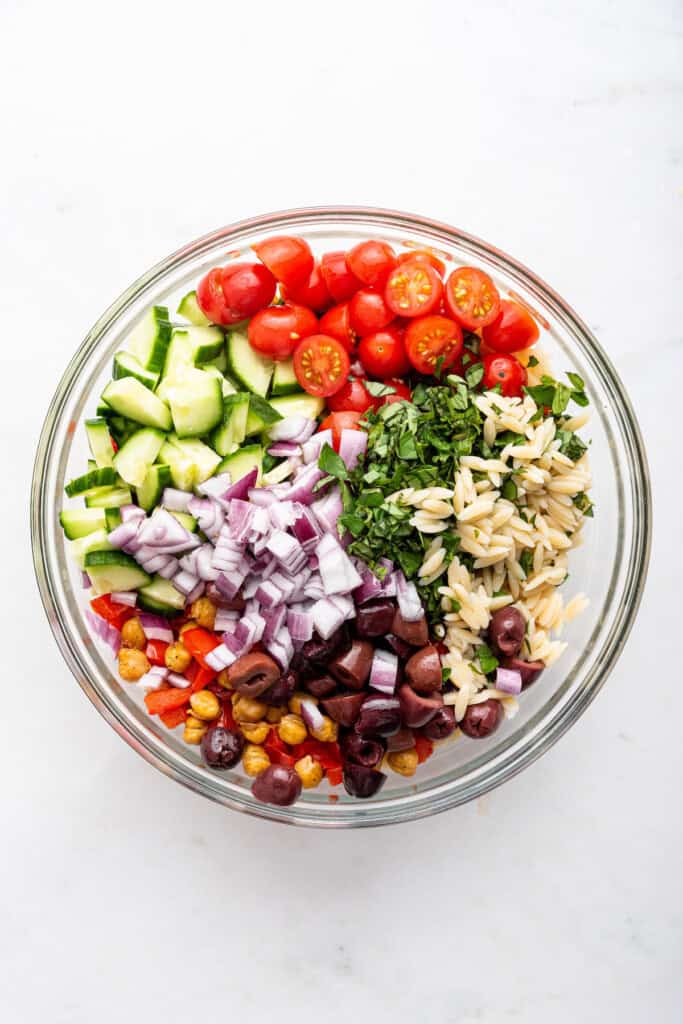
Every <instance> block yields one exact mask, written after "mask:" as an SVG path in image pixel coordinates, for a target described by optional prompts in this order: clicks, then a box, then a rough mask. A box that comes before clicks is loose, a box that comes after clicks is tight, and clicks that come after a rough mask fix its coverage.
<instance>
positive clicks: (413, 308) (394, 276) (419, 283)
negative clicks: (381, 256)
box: [384, 260, 443, 317]
mask: <svg viewBox="0 0 683 1024" xmlns="http://www.w3.org/2000/svg"><path fill="white" fill-rule="evenodd" d="M384 295H385V298H386V300H387V306H388V307H389V309H391V310H393V312H394V313H395V314H396V316H411V317H412V316H426V315H427V313H432V312H433V311H434V310H435V309H437V308H438V306H439V303H440V302H441V296H442V295H443V282H442V280H441V278H440V277H439V275H438V274H437V272H436V270H434V267H433V266H432V265H431V264H430V263H425V262H420V261H419V260H406V262H405V263H401V264H399V266H397V267H396V269H395V270H393V271H392V272H391V274H390V275H389V279H388V280H387V286H386V290H385V293H384Z"/></svg>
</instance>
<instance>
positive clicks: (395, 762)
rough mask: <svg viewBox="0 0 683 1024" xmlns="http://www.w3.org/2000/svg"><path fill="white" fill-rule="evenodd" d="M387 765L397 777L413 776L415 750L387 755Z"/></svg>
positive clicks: (415, 763)
mask: <svg viewBox="0 0 683 1024" xmlns="http://www.w3.org/2000/svg"><path fill="white" fill-rule="evenodd" d="M387 764H388V765H389V767H390V768H391V769H392V770H393V771H395V772H396V773H397V774H398V775H414V774H415V771H416V769H417V750H415V748H414V747H412V748H411V749H410V750H394V751H392V753H391V754H387Z"/></svg>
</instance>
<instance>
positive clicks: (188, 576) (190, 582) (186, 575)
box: [173, 569, 234, 597]
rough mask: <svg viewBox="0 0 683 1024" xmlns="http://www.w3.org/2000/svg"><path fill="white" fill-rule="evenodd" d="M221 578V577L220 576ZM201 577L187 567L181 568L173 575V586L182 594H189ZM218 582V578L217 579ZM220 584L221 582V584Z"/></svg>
mask: <svg viewBox="0 0 683 1024" xmlns="http://www.w3.org/2000/svg"><path fill="white" fill-rule="evenodd" d="M219 579H220V577H219ZM199 582H200V581H199V577H198V576H193V575H192V573H190V572H187V571H186V570H185V569H181V570H180V572H179V573H176V575H175V576H174V577H173V586H174V587H175V588H176V590H179V591H180V593H181V594H186V595H187V594H189V593H190V592H191V591H192V590H194V588H195V587H196V586H197V584H198V583H199ZM216 582H217V583H218V580H216ZM219 585H220V584H219ZM233 597H234V595H233Z"/></svg>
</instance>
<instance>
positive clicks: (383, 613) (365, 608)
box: [355, 597, 396, 637]
mask: <svg viewBox="0 0 683 1024" xmlns="http://www.w3.org/2000/svg"><path fill="white" fill-rule="evenodd" d="M395 610H396V605H395V604H394V602H393V601H391V600H390V599H389V598H388V597H380V598H378V599H377V600H376V601H368V603H367V604H362V605H361V606H360V607H359V608H357V609H356V621H355V626H356V633H357V635H358V636H361V637H368V636H386V634H387V633H389V632H391V624H392V622H393V621H394V611H395Z"/></svg>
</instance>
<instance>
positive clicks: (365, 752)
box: [339, 732, 384, 768]
mask: <svg viewBox="0 0 683 1024" xmlns="http://www.w3.org/2000/svg"><path fill="white" fill-rule="evenodd" d="M339 749H340V750H341V754H342V757H343V758H344V760H345V761H351V762H352V763H353V764H362V765H365V767H366V768H374V767H375V765H378V764H379V762H380V761H381V760H382V758H383V757H384V743H382V741H381V740H379V739H376V738H375V739H371V738H370V737H369V736H359V735H358V733H357V732H347V734H346V735H345V736H342V738H341V740H340V743H339Z"/></svg>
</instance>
